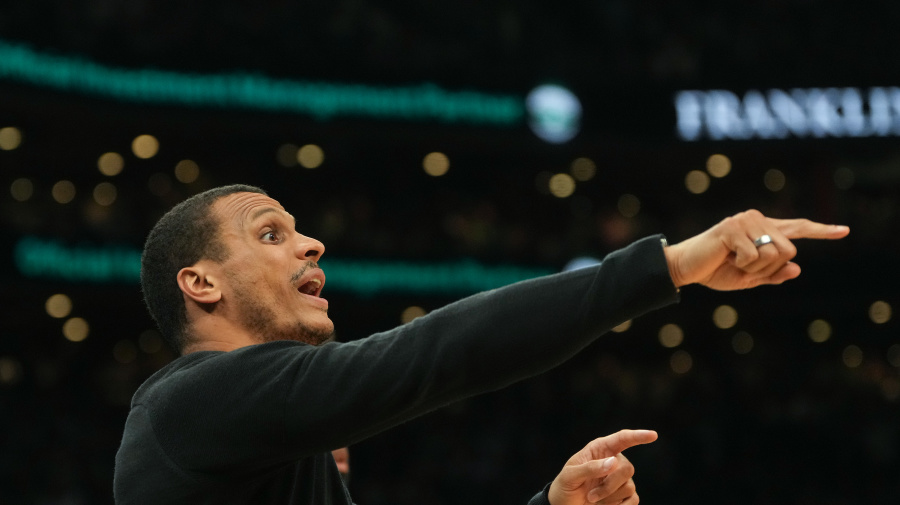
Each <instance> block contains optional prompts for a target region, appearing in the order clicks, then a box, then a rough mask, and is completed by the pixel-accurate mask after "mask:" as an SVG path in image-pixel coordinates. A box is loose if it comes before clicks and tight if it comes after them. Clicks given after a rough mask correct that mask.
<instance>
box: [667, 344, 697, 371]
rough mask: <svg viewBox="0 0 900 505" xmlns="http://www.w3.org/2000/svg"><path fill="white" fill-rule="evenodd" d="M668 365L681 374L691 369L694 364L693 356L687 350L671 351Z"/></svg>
mask: <svg viewBox="0 0 900 505" xmlns="http://www.w3.org/2000/svg"><path fill="white" fill-rule="evenodd" d="M669 366H670V367H671V368H672V371H673V372H675V373H677V374H679V375H683V374H686V373H688V372H690V371H691V368H692V367H693V366H694V358H692V357H691V355H690V353H688V352H687V351H684V350H678V351H675V352H674V353H672V357H671V358H669Z"/></svg>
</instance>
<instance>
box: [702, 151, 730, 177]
mask: <svg viewBox="0 0 900 505" xmlns="http://www.w3.org/2000/svg"><path fill="white" fill-rule="evenodd" d="M706 171H707V172H709V175H711V176H713V177H716V178H721V177H725V176H726V175H728V174H729V173H730V172H731V159H729V158H728V156H725V155H724V154H713V155H712V156H710V157H709V158H707V160H706Z"/></svg>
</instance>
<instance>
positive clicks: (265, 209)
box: [213, 193, 292, 228]
mask: <svg viewBox="0 0 900 505" xmlns="http://www.w3.org/2000/svg"><path fill="white" fill-rule="evenodd" d="M213 208H214V209H215V210H216V213H218V214H219V216H220V217H221V218H222V224H224V225H226V227H228V228H232V227H237V228H244V227H246V226H248V225H250V224H251V223H252V222H253V221H256V220H257V219H258V218H259V217H261V216H263V215H266V214H269V213H277V214H280V215H282V216H285V217H287V218H292V216H291V215H290V214H288V213H287V211H285V210H284V207H282V206H281V204H280V203H278V201H277V200H274V199H272V198H270V197H268V196H266V195H263V194H261V193H232V194H230V195H226V196H223V197H222V198H219V199H218V200H216V202H215V204H214V205H213Z"/></svg>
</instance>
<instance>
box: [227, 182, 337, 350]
mask: <svg viewBox="0 0 900 505" xmlns="http://www.w3.org/2000/svg"><path fill="white" fill-rule="evenodd" d="M212 210H213V212H214V213H215V214H216V215H217V216H218V217H219V219H220V228H221V230H220V231H221V237H222V242H223V244H224V245H225V247H226V249H227V250H228V257H227V259H226V260H225V261H224V262H222V263H221V265H220V267H221V269H222V274H223V275H224V279H225V282H224V285H222V286H221V290H222V301H221V302H220V303H222V302H224V303H225V305H226V306H227V307H228V311H229V312H228V315H229V317H234V318H236V319H237V320H238V321H237V322H238V323H239V324H241V325H242V326H244V327H245V328H247V329H248V330H249V331H250V332H251V333H252V334H253V337H254V338H255V339H258V340H259V341H260V342H270V341H275V340H297V341H301V342H306V343H309V344H313V345H318V344H321V343H322V342H325V341H326V340H328V339H329V338H331V337H332V335H333V333H334V324H333V323H332V322H331V319H330V318H329V317H328V301H327V300H325V299H324V298H321V297H320V296H319V294H320V292H321V290H322V286H324V284H325V275H324V274H323V273H322V270H320V269H319V267H318V265H317V262H318V261H319V258H321V257H322V254H323V253H324V252H325V246H323V245H322V243H321V242H319V241H318V240H315V239H313V238H310V237H305V236H303V235H301V234H299V233H297V231H296V230H295V229H294V227H295V222H294V218H293V216H291V215H290V214H288V213H287V212H286V211H285V210H284V208H283V207H282V206H281V204H279V203H278V202H277V201H275V200H273V199H271V198H269V197H268V196H265V195H262V194H258V193H234V194H231V195H228V196H225V197H222V198H220V199H219V200H217V201H216V202H215V204H214V205H213V209H212Z"/></svg>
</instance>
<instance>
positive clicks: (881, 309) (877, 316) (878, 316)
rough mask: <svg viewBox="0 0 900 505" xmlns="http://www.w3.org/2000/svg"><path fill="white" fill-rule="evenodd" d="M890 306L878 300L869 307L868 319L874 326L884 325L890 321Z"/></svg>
mask: <svg viewBox="0 0 900 505" xmlns="http://www.w3.org/2000/svg"><path fill="white" fill-rule="evenodd" d="M891 312H892V311H891V305H890V304H889V303H888V302H885V301H882V300H879V301H877V302H875V303H873V304H872V305H870V306H869V319H871V320H872V322H873V323H875V324H884V323H886V322H888V321H890V320H891Z"/></svg>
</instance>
